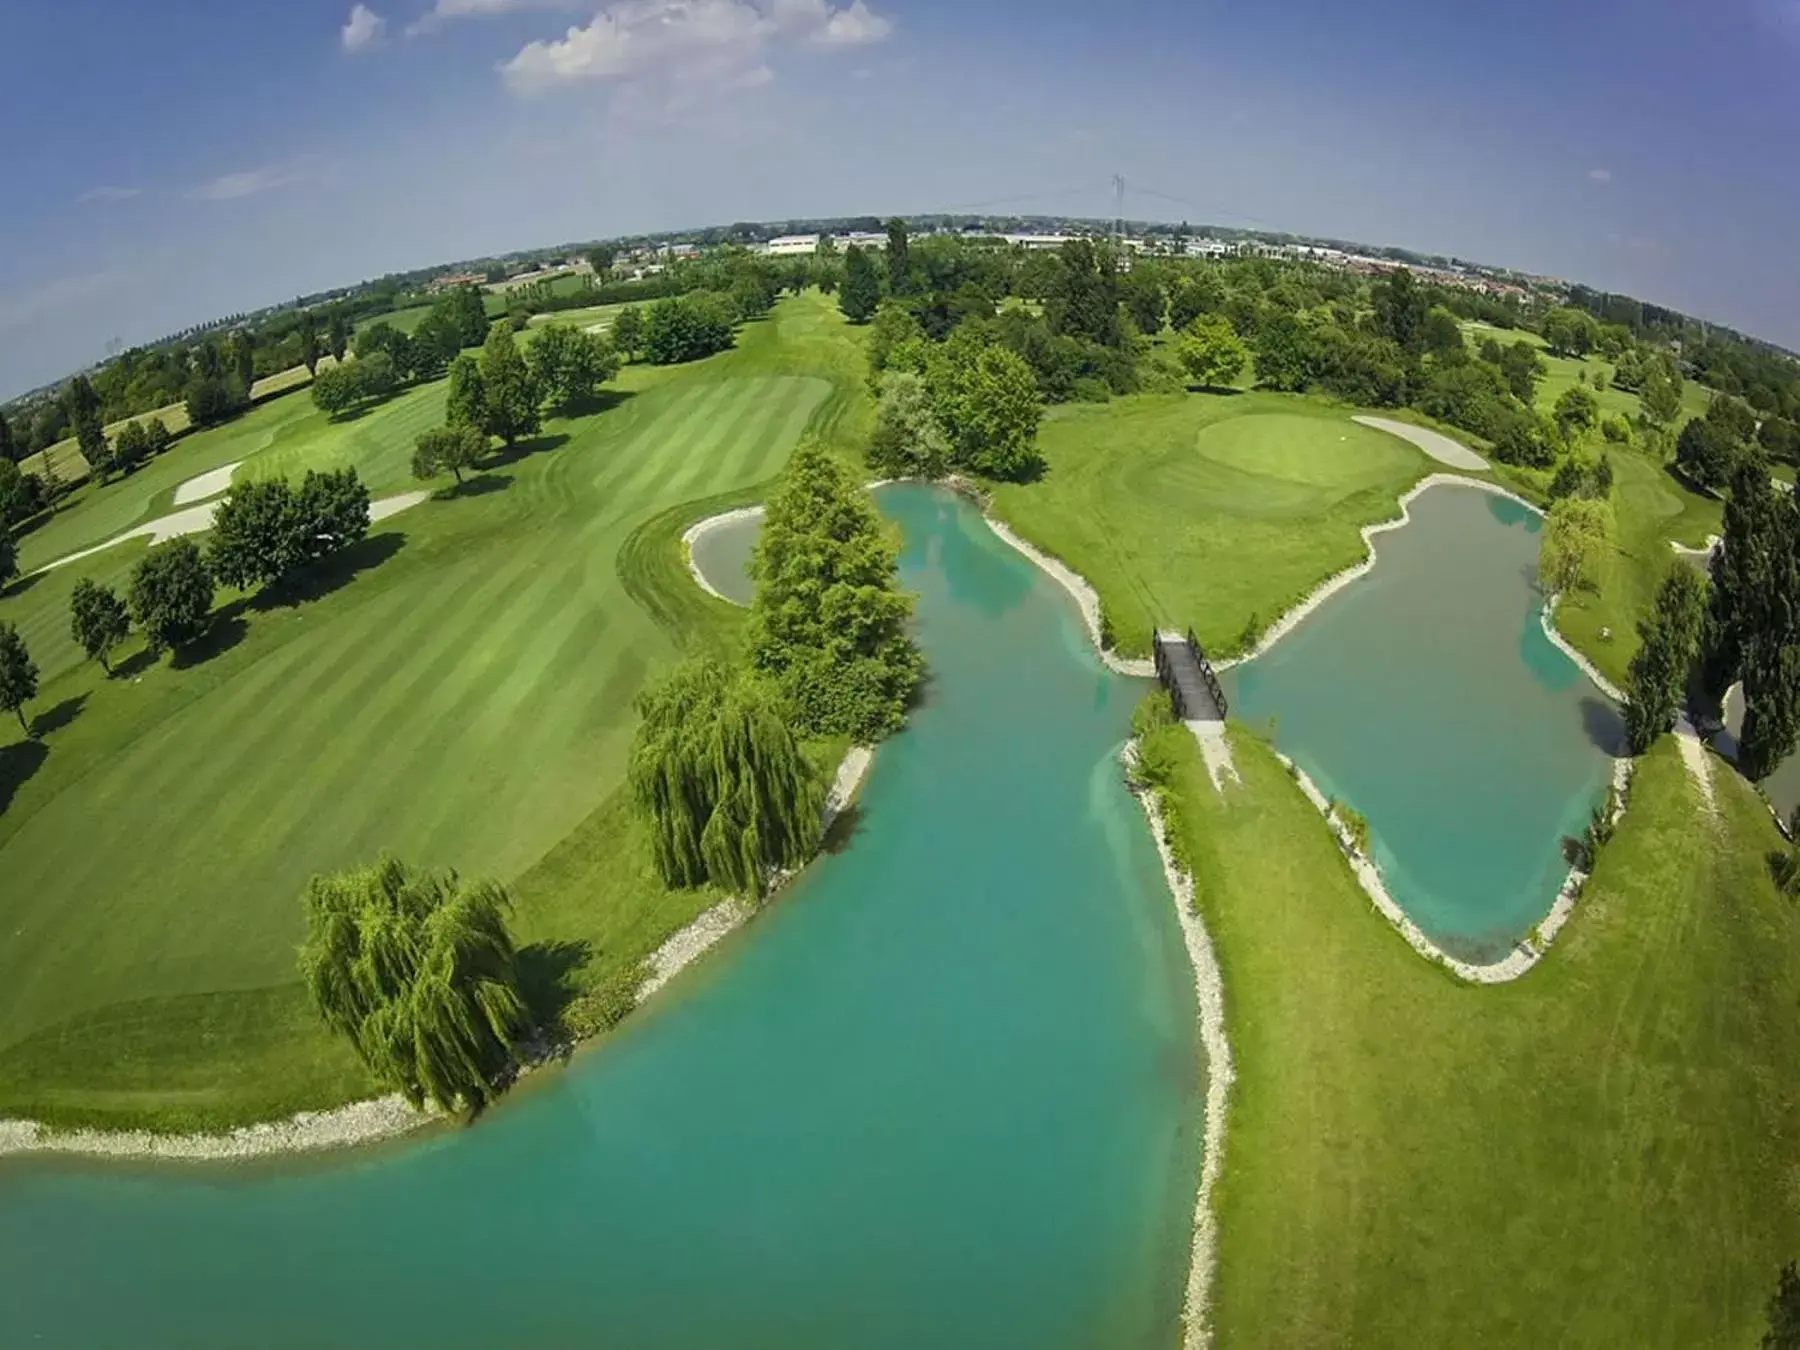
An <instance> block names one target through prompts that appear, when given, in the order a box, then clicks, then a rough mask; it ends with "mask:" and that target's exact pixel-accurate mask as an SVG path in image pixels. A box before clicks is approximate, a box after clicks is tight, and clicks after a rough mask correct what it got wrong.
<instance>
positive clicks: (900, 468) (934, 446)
mask: <svg viewBox="0 0 1800 1350" xmlns="http://www.w3.org/2000/svg"><path fill="white" fill-rule="evenodd" d="M867 457H868V461H869V467H870V468H871V469H873V470H875V472H877V473H879V474H882V475H884V476H886V477H889V478H941V477H943V476H944V472H945V470H947V469H948V468H949V465H950V442H949V439H948V438H947V437H946V436H945V435H944V429H943V427H941V426H940V425H939V424H938V420H937V413H936V411H935V409H934V407H933V403H932V398H931V391H930V390H928V389H927V388H926V387H925V381H924V380H923V379H922V378H921V377H920V376H919V375H917V374H915V373H914V372H912V371H910V370H891V371H889V372H888V373H887V374H885V375H884V376H882V379H881V401H880V403H879V404H877V405H876V409H875V432H874V435H872V436H871V437H870V438H869V448H868V451H867Z"/></svg>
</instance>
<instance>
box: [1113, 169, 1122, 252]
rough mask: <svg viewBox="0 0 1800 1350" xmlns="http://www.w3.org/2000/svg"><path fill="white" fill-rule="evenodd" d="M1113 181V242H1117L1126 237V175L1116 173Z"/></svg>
mask: <svg viewBox="0 0 1800 1350" xmlns="http://www.w3.org/2000/svg"><path fill="white" fill-rule="evenodd" d="M1112 181H1113V195H1114V198H1115V206H1114V210H1113V242H1114V243H1115V244H1116V243H1118V242H1119V241H1120V240H1122V239H1123V238H1124V237H1125V175H1124V174H1122V173H1115V174H1114V175H1113V179H1112Z"/></svg>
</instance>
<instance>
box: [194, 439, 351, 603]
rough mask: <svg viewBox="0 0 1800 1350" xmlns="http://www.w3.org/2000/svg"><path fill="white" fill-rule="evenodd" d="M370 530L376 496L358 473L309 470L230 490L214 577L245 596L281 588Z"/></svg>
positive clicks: (217, 530)
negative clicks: (292, 478)
mask: <svg viewBox="0 0 1800 1350" xmlns="http://www.w3.org/2000/svg"><path fill="white" fill-rule="evenodd" d="M368 532H369V490H368V488H366V487H364V486H363V483H362V480H361V479H360V478H359V477H358V476H357V473H356V470H355V469H354V468H345V469H337V470H331V471H328V472H320V471H318V470H309V471H308V472H307V475H306V477H305V478H304V479H302V480H301V483H300V486H299V487H297V488H296V487H293V486H291V485H290V484H289V483H287V482H286V481H285V480H283V479H270V480H268V481H265V482H254V483H243V484H240V485H238V486H236V487H233V488H232V489H231V493H230V495H229V496H227V497H226V498H225V500H224V501H223V502H222V503H220V505H219V510H218V513H217V514H216V515H215V516H214V517H213V530H212V540H211V543H210V544H209V545H208V550H207V558H208V562H209V565H210V568H211V571H212V575H213V576H214V577H215V578H216V579H217V580H219V581H221V582H223V583H224V584H225V585H227V586H234V587H237V588H238V589H240V590H249V589H251V588H252V587H256V588H264V587H269V586H276V585H280V584H281V583H283V582H285V581H287V580H289V579H290V578H291V577H293V575H294V574H295V573H296V572H298V571H300V570H301V569H302V568H305V567H308V566H310V565H311V564H313V563H316V562H318V561H319V560H320V559H322V558H325V557H329V556H330V555H331V554H333V553H337V552H339V551H340V550H342V549H345V548H348V547H350V545H352V544H355V543H358V542H360V541H361V540H362V539H363V538H364V537H365V536H366V535H367V534H368Z"/></svg>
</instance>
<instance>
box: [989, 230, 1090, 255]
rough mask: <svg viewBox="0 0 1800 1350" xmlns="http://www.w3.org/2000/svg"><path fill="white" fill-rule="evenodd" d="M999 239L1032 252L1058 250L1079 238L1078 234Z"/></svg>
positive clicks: (1014, 236)
mask: <svg viewBox="0 0 1800 1350" xmlns="http://www.w3.org/2000/svg"><path fill="white" fill-rule="evenodd" d="M1000 237H1001V238H1002V239H1004V240H1005V241H1006V242H1007V243H1009V244H1016V245H1018V246H1019V247H1020V248H1023V249H1030V250H1032V251H1033V252H1041V251H1048V250H1050V249H1058V248H1061V247H1062V246H1063V245H1064V244H1068V243H1073V242H1074V241H1075V240H1077V239H1079V238H1081V236H1080V235H1078V234H1003V235H1001V236H1000Z"/></svg>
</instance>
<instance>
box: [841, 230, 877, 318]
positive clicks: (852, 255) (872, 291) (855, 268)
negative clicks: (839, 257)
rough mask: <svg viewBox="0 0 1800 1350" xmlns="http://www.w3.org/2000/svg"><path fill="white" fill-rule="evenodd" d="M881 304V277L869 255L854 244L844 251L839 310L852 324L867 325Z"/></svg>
mask: <svg viewBox="0 0 1800 1350" xmlns="http://www.w3.org/2000/svg"><path fill="white" fill-rule="evenodd" d="M880 303H881V277H880V276H879V275H878V274H877V273H876V271H875V264H874V263H872V262H870V261H869V255H868V254H867V253H865V252H864V251H863V250H862V249H861V248H859V247H858V246H857V245H855V244H852V245H850V247H849V248H847V249H845V250H844V284H843V286H842V288H841V289H840V290H839V292H838V308H839V309H841V310H842V311H843V312H844V317H845V318H846V319H848V320H850V322H851V323H867V322H868V321H869V320H870V319H871V318H873V317H874V316H875V309H876V307H877V306H878V305H880Z"/></svg>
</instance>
